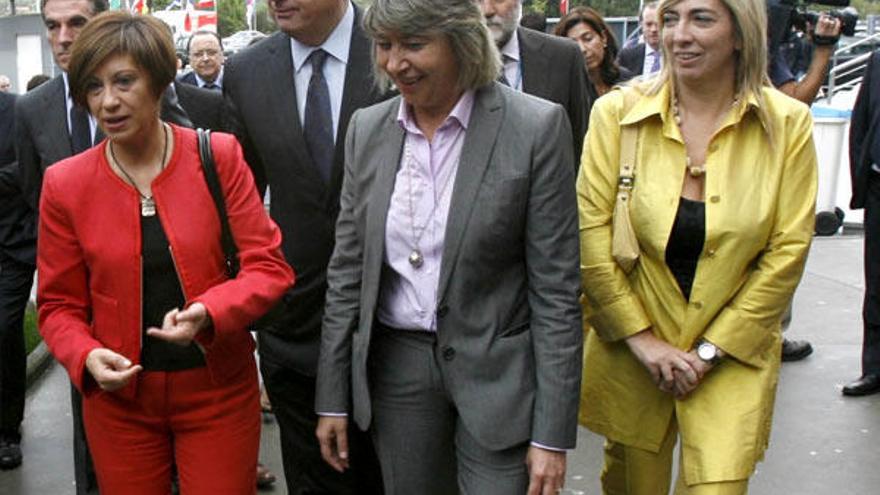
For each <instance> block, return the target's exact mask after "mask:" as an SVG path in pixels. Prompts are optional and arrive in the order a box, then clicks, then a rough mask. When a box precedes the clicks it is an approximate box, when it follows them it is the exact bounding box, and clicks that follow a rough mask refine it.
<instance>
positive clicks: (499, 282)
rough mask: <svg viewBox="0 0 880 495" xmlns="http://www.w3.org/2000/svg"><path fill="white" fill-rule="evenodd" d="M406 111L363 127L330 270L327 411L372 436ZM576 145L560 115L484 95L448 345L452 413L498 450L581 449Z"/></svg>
mask: <svg viewBox="0 0 880 495" xmlns="http://www.w3.org/2000/svg"><path fill="white" fill-rule="evenodd" d="M399 105H400V98H395V99H393V100H390V101H387V102H384V103H382V104H379V105H375V106H373V107H370V108H366V109H364V110H362V111H359V112H358V113H357V114H356V115H355V116H354V117H353V118H352V122H351V126H350V127H349V134H348V140H347V142H346V165H345V174H346V175H345V183H344V185H343V191H342V198H341V204H342V211H341V212H340V214H339V222H338V224H337V234H336V249H335V251H334V253H333V258H332V261H331V262H330V267H329V269H328V281H329V283H330V287H329V289H328V292H327V307H326V315H325V317H324V335H323V342H322V346H321V365H320V368H319V373H318V385H317V397H316V406H315V407H316V409H317V411H338V412H342V411H351V412H353V416H354V420H355V421H357V424H358V426H360V427H361V428H362V429H366V428H367V427H369V425H370V421H371V414H372V407H371V401H370V384H369V383H368V380H367V362H368V355H369V352H370V339H371V335H372V330H373V322H374V317H375V314H376V312H375V310H376V305H377V301H378V298H379V293H380V286H381V284H382V276H381V274H382V271H383V264H384V255H385V227H386V221H387V218H388V208H389V204H390V200H391V194H392V191H393V189H394V185H395V179H396V176H397V171H398V164H399V163H400V157H401V152H402V151H401V150H402V148H403V141H404V136H405V134H404V131H403V129H401V127H400V125H399V124H398V123H397V118H396V117H397V112H398V107H399ZM570 132H571V131H570V128H569V125H568V121H567V119H566V118H565V115H564V113H563V111H562V109H561V108H560V107H559V106H558V105H553V104H550V103H548V102H547V101H544V100H541V99H538V98H534V97H531V96H528V95H525V94H522V93H520V92H517V91H513V90H511V89H510V88H507V87H505V86H502V85H501V84H500V83H493V84H491V85H489V86H486V87H484V88H482V89H479V90H478V91H477V93H476V96H475V99H474V107H473V111H472V113H471V117H470V121H469V123H468V128H467V132H466V135H465V140H464V144H463V146H462V150H461V157H460V159H459V166H458V172H457V174H456V177H455V183H454V186H453V189H452V199H451V201H450V209H449V214H448V222H447V226H446V235H445V241H444V246H443V257H442V263H441V269H440V275H439V281H438V289H437V312H436V315H437V337H436V338H437V343H436V345H437V349H438V350H440V351H441V352H442V355H443V356H444V359H443V360H442V361H439V362H438V365H439V367H440V372H441V374H442V376H441V377H440V378H441V380H442V381H443V383H444V385H445V389H446V391H447V392H448V393H449V395H450V399H451V401H452V402H453V403H454V404H455V407H456V409H457V411H458V413H459V415H460V417H461V420H462V422H463V423H464V424H465V426H466V427H467V430H468V432H469V433H470V434H471V435H473V436H474V438H476V439H477V441H478V442H480V443H481V444H482V445H483V446H484V447H486V448H488V449H491V450H501V449H505V448H508V447H512V446H514V445H517V444H521V443H522V442H525V441H528V440H531V441H534V442H537V443H540V444H542V445H546V446H551V447H558V448H573V447H574V444H575V438H576V436H577V411H578V401H579V399H578V397H579V391H580V376H581V345H582V330H581V311H580V306H579V304H578V288H579V286H580V275H579V270H578V260H579V256H578V225H577V204H576V199H575V192H574V188H573V187H572V184H573V182H574V166H573V165H572V163H573V162H574V158H573V156H572V154H571V149H570V148H569V147H568V146H567V145H566V144H567V143H568V142H569V140H570V139H571V133H570ZM375 365H376V366H383V365H386V366H393V365H394V363H382V362H381V360H379V361H377V362H376V363H375ZM349 392H351V393H349ZM349 397H352V398H353V399H352V400H353V401H354V403H353V405H352V404H350V403H349ZM352 406H353V407H352ZM401 421H406V418H401Z"/></svg>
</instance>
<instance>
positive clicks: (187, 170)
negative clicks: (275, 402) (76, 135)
mask: <svg viewBox="0 0 880 495" xmlns="http://www.w3.org/2000/svg"><path fill="white" fill-rule="evenodd" d="M172 129H173V135H174V150H173V153H172V156H171V160H170V161H169V162H168V166H167V167H166V168H165V170H163V171H162V173H160V174H159V176H158V177H156V179H155V180H153V183H152V191H153V197H154V199H155V201H156V207H157V210H158V215H159V219H160V221H161V223H162V227H163V228H164V230H165V234H166V235H167V237H168V242H169V244H170V249H171V253H172V257H173V259H174V263H175V266H176V268H177V274H178V277H179V279H180V283H181V286H182V289H183V294H184V296H185V297H186V301H187V304H191V303H193V302H196V301H198V302H201V303H202V304H204V305H205V307H206V308H207V310H208V313H209V314H210V315H211V319H212V320H213V323H214V324H213V328H212V329H210V330H208V329H205V330H202V331H201V332H199V334H198V335H197V336H196V341H197V342H199V343H200V344H201V345H202V346H203V347H204V349H205V351H206V361H207V364H208V369H209V370H210V373H211V376H212V379H213V380H214V381H215V382H218V381H223V380H224V379H225V378H227V377H230V376H232V375H234V374H236V373H239V372H240V371H241V367H242V366H244V365H246V364H247V363H251V356H252V354H253V350H254V342H253V338H252V337H251V335H250V334H249V333H248V331H247V326H248V324H250V323H251V322H252V321H254V320H255V319H256V318H258V317H259V316H260V315H262V314H263V313H265V312H266V311H267V310H268V309H269V308H270V307H271V306H272V305H273V304H274V303H275V302H276V301H277V300H278V299H279V298H280V297H281V296H282V294H284V291H286V290H287V289H288V288H290V287H291V286H292V285H293V280H294V275H293V271H292V270H291V268H290V267H289V266H288V265H287V263H286V262H285V261H284V258H283V256H282V254H281V250H280V245H281V232H280V230H279V229H278V227H277V226H276V225H275V224H274V223H273V222H272V220H270V219H269V217H268V215H267V214H266V212H265V210H264V208H263V204H262V202H261V201H260V198H259V195H258V194H257V190H256V188H255V186H254V180H253V177H252V176H251V173H250V171H249V169H248V167H247V164H246V163H245V161H244V158H243V157H242V152H241V148H240V147H239V145H238V142H237V141H236V140H235V138H234V137H233V136H231V135H228V134H214V135H213V146H212V147H213V151H214V160H215V162H216V164H217V172H218V174H219V176H220V182H221V184H222V187H223V193H224V196H225V198H226V207H227V212H228V216H229V223H230V226H231V228H232V233H233V235H234V237H235V242H236V244H237V245H238V250H239V253H238V254H239V259H240V261H241V271H240V272H239V274H238V276H237V277H236V278H235V279H232V280H229V279H227V277H226V275H225V271H224V257H223V251H222V248H221V245H220V220H219V217H218V215H217V209H216V207H215V205H214V202H213V200H212V199H211V193H210V192H209V190H208V186H207V183H206V182H205V178H204V175H203V173H202V168H201V163H200V160H199V152H198V144H197V139H196V133H195V131H192V130H190V129H185V128H181V127H176V126H172ZM106 146H107V141H105V142H104V143H103V144H101V145H99V146H96V147H94V148H92V149H90V150H89V151H86V152H84V153H82V154H80V155H76V156H73V157H71V158H68V159H66V160H63V161H61V162H59V163H58V164H56V165H53V166H52V167H50V168H49V169H47V170H46V176H45V179H44V181H43V191H42V195H41V200H40V225H39V235H38V245H37V269H38V271H39V279H38V292H37V303H38V307H39V325H40V333H41V334H42V335H43V338H44V340H45V341H46V343H47V345H48V346H49V349H50V350H51V351H52V354H54V355H55V357H56V358H57V359H58V361H60V362H61V363H62V364H63V365H64V367H65V368H67V371H68V373H69V374H70V378H71V380H72V381H73V383H74V384H75V385H76V386H77V387H78V388H79V389H80V390H81V391H82V392H83V393H84V394H86V395H88V394H91V393H95V392H97V387H96V386H95V382H94V381H93V380H91V378H90V376H89V375H88V373H87V371H86V369H85V360H86V356H87V355H88V354H89V352H90V351H91V350H92V349H95V348H97V347H106V348H109V349H111V350H113V351H115V352H118V353H119V354H122V355H123V356H125V357H127V358H128V359H130V360H131V361H132V362H133V363H138V362H139V361H140V352H141V335H142V328H141V327H142V325H141V318H142V312H141V226H140V197H139V195H138V193H137V191H136V190H135V189H134V187H132V186H131V185H130V184H128V183H127V182H125V181H123V180H122V179H121V178H119V177H118V176H117V175H116V174H115V173H114V172H113V171H112V169H111V168H110V165H109V163H108V162H107V159H106V158H105V156H106V155H105V148H106ZM135 390H136V380H132V382H131V383H129V385H128V386H127V387H125V388H123V389H121V390H120V391H118V393H121V394H123V395H125V396H128V397H132V398H133V397H134V394H135Z"/></svg>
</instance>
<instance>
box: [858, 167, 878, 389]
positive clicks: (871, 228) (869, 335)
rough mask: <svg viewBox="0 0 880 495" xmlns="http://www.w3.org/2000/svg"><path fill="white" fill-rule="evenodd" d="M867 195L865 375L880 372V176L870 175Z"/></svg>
mask: <svg viewBox="0 0 880 495" xmlns="http://www.w3.org/2000/svg"><path fill="white" fill-rule="evenodd" d="M868 175H869V178H868V188H867V191H866V192H867V194H866V195H865V219H864V222H865V301H864V304H863V306H862V319H863V321H864V325H865V328H864V338H863V340H862V373H863V374H869V373H880V174H878V173H877V172H873V171H871V172H869V173H868Z"/></svg>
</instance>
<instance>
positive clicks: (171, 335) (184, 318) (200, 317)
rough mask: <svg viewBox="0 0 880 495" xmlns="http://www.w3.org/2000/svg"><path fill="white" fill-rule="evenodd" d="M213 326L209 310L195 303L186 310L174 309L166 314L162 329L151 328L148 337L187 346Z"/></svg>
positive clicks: (148, 330)
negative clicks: (202, 331) (205, 329)
mask: <svg viewBox="0 0 880 495" xmlns="http://www.w3.org/2000/svg"><path fill="white" fill-rule="evenodd" d="M210 324H211V317H210V316H209V315H208V310H207V309H206V308H205V305H204V304H202V303H199V302H197V303H193V304H191V305H190V306H189V307H188V308H186V309H184V310H179V309H172V310H171V311H169V312H167V313H165V318H164V319H163V320H162V328H156V327H150V328H148V329H147V335H149V336H150V337H156V338H157V339H162V340H164V341H167V342H171V343H172V344H177V345H181V346H187V345H189V344H190V342H192V341H193V339H194V338H195V336H196V334H198V333H199V331H200V330H202V329H203V328H205V327H207V326H209V325H210Z"/></svg>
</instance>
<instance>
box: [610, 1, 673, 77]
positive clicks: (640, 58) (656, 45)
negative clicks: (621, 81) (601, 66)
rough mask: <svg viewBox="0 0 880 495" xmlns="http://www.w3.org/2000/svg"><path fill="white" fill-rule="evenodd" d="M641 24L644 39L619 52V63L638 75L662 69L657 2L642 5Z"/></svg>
mask: <svg viewBox="0 0 880 495" xmlns="http://www.w3.org/2000/svg"><path fill="white" fill-rule="evenodd" d="M639 26H641V28H642V38H644V40H643V41H642V42H640V43H638V44H635V45H632V46H628V47H625V48H624V49H623V50H620V53H618V54H617V63H618V65H620V66H621V67H625V68H626V69H628V70H629V71H630V72H632V73H633V74H635V75H637V76H639V75H642V74H645V75H650V74H653V73H655V72H657V71H659V70H660V65H661V61H662V53H661V51H660V22H659V21H658V19H657V2H647V3H645V4H644V5H642V11H641V12H640V13H639Z"/></svg>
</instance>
